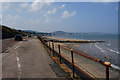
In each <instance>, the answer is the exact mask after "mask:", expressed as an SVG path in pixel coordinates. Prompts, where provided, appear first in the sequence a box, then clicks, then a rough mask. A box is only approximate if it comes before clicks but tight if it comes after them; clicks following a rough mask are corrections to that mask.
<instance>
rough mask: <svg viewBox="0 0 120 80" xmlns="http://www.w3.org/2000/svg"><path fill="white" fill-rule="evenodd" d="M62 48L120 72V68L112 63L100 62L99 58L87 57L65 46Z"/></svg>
mask: <svg viewBox="0 0 120 80" xmlns="http://www.w3.org/2000/svg"><path fill="white" fill-rule="evenodd" d="M60 46H61V47H63V48H65V49H67V50H69V51H73V52H75V53H77V54H80V55H82V56H84V57H86V58H89V59H91V60H94V61H96V62H99V63H101V64H103V65H104V66H109V67H111V68H114V69H116V70H120V67H119V66H116V65H114V64H111V63H110V62H107V61H103V60H99V59H97V58H93V57H90V56H88V55H86V54H83V53H80V52H77V51H75V50H73V49H70V48H68V47H65V46H63V45H60Z"/></svg>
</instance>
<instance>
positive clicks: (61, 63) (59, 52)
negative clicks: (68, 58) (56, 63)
mask: <svg viewBox="0 0 120 80" xmlns="http://www.w3.org/2000/svg"><path fill="white" fill-rule="evenodd" d="M58 50H59V54H61V52H60V45H58ZM59 60H60V64H62V62H61V55H59Z"/></svg>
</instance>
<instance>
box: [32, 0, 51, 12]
mask: <svg viewBox="0 0 120 80" xmlns="http://www.w3.org/2000/svg"><path fill="white" fill-rule="evenodd" d="M51 4H52V2H47V1H46V2H39V0H35V1H34V2H33V3H32V4H31V5H30V11H37V10H40V9H42V8H43V7H44V6H49V5H51Z"/></svg>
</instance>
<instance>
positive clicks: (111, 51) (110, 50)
mask: <svg viewBox="0 0 120 80" xmlns="http://www.w3.org/2000/svg"><path fill="white" fill-rule="evenodd" d="M107 49H108V50H109V51H111V52H115V53H117V54H119V52H118V51H115V50H112V49H109V48H107Z"/></svg>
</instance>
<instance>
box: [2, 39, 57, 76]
mask: <svg viewBox="0 0 120 80" xmlns="http://www.w3.org/2000/svg"><path fill="white" fill-rule="evenodd" d="M2 60H3V61H2V73H3V74H2V77H3V78H57V76H56V74H55V72H54V71H53V70H52V68H51V67H50V65H49V64H53V63H54V61H53V60H52V59H51V58H50V57H49V55H48V53H47V51H46V50H45V49H44V48H43V46H42V44H41V43H40V41H39V40H38V39H37V38H36V37H34V38H31V39H27V40H26V41H22V42H18V43H17V44H16V45H14V46H13V47H11V48H9V49H8V53H4V54H3V59H2Z"/></svg>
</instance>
